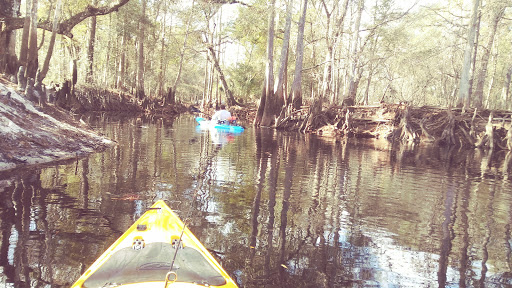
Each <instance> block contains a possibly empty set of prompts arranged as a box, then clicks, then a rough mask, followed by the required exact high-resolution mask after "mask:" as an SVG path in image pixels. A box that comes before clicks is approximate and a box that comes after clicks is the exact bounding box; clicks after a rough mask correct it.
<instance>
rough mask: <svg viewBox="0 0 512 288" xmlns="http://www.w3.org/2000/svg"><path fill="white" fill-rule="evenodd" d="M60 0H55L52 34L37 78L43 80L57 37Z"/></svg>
mask: <svg viewBox="0 0 512 288" xmlns="http://www.w3.org/2000/svg"><path fill="white" fill-rule="evenodd" d="M61 3H62V1H61V0H57V7H55V12H54V13H55V15H54V16H53V31H52V36H51V38H50V43H49V44H48V52H47V53H46V58H45V59H44V64H43V68H41V74H40V75H41V76H40V78H41V79H39V80H41V81H42V80H43V79H44V78H45V77H46V74H47V73H48V69H49V67H50V60H51V58H52V54H53V48H54V46H55V38H56V37H57V25H58V23H59V22H58V21H59V17H60V9H61Z"/></svg>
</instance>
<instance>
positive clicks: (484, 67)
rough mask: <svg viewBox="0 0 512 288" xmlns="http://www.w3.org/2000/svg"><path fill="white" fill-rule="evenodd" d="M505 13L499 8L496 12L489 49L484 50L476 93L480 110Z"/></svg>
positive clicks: (476, 102)
mask: <svg viewBox="0 0 512 288" xmlns="http://www.w3.org/2000/svg"><path fill="white" fill-rule="evenodd" d="M504 12H505V7H499V8H498V9H497V10H496V11H494V13H493V14H494V15H493V20H492V26H491V31H490V33H489V40H488V42H487V47H486V48H484V54H483V55H482V64H481V68H480V72H479V73H478V76H477V83H476V89H475V93H474V99H475V105H476V107H478V108H482V103H483V95H484V84H485V78H486V77H487V65H488V64H489V58H490V54H491V50H492V45H493V43H494V38H495V35H496V30H497V29H498V23H499V22H500V20H501V18H502V17H503V13H504Z"/></svg>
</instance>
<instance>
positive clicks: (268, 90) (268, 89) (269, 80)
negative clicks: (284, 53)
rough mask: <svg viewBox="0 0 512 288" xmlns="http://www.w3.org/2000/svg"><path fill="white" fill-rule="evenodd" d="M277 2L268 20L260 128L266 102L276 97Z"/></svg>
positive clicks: (257, 116) (259, 115) (257, 117)
mask: <svg viewBox="0 0 512 288" xmlns="http://www.w3.org/2000/svg"><path fill="white" fill-rule="evenodd" d="M275 4H276V1H275V0H271V2H270V7H269V8H270V13H269V18H268V37H267V38H268V39H267V63H266V66H265V82H264V84H263V91H262V93H261V99H260V103H259V105H258V111H257V113H256V117H255V118H254V125H255V126H260V125H262V122H263V114H264V112H265V107H266V105H267V104H266V102H267V101H270V100H271V99H272V98H273V97H274V18H275Z"/></svg>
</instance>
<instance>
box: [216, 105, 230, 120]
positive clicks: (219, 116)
mask: <svg viewBox="0 0 512 288" xmlns="http://www.w3.org/2000/svg"><path fill="white" fill-rule="evenodd" d="M229 118H231V113H229V111H228V110H226V105H224V104H222V105H220V110H217V112H215V114H213V116H212V121H217V123H227V122H228V120H229Z"/></svg>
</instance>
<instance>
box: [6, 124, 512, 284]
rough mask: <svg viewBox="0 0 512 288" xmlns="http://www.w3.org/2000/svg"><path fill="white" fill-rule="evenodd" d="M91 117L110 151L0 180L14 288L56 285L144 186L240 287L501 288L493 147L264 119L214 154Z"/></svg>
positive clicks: (505, 223) (507, 231) (504, 204)
mask: <svg viewBox="0 0 512 288" xmlns="http://www.w3.org/2000/svg"><path fill="white" fill-rule="evenodd" d="M105 121H106V122H108V123H109V124H108V125H106V124H105V125H104V126H102V129H103V131H104V134H107V136H109V137H111V138H113V139H114V140H116V141H118V143H119V146H117V147H115V148H113V149H110V150H108V151H106V152H104V153H101V154H97V155H94V156H92V157H90V158H87V159H80V160H78V161H73V162H72V163H68V164H62V165H55V166H54V167H52V166H50V167H46V168H44V169H41V170H37V171H35V172H34V171H31V172H30V173H28V172H27V173H20V174H19V175H17V176H16V177H14V176H13V177H7V178H6V179H5V180H1V181H0V197H1V199H6V201H0V229H1V234H0V235H1V238H0V243H1V244H0V245H1V246H0V266H1V267H2V268H3V274H4V275H7V277H8V279H9V281H10V282H13V283H16V286H15V287H28V286H27V285H28V284H27V283H28V280H27V279H31V280H33V279H35V280H33V281H35V282H33V286H34V285H35V286H34V287H37V286H38V285H39V286H43V285H45V284H51V285H53V287H61V286H62V287H64V286H67V285H69V283H70V282H72V281H73V280H74V279H76V278H77V277H78V274H80V272H81V271H80V269H83V268H85V267H84V266H86V265H88V264H90V263H92V261H93V260H94V259H95V258H96V257H97V256H98V255H99V254H100V253H101V252H102V251H103V250H104V249H105V248H106V246H108V243H111V242H112V241H113V240H114V239H115V238H116V237H117V236H118V235H119V234H120V233H121V232H122V230H123V229H122V227H128V225H129V224H130V223H131V221H132V220H133V218H134V217H135V215H136V214H137V212H136V211H137V209H144V207H145V206H147V205H149V204H150V203H151V202H152V201H153V199H154V197H155V194H158V195H159V197H161V198H164V199H166V200H168V201H169V202H170V203H171V204H172V205H173V208H174V209H177V210H178V212H179V213H181V215H182V216H183V215H185V214H186V213H188V211H192V219H191V220H192V221H190V224H191V229H192V230H193V232H194V233H195V234H196V235H197V236H198V237H199V238H200V239H201V241H203V242H204V243H205V244H206V246H207V247H208V248H209V249H212V251H213V252H214V253H215V255H217V256H218V257H219V259H220V260H221V262H222V265H223V266H224V267H225V268H226V269H227V270H228V271H230V272H233V275H234V276H235V278H236V279H238V281H240V283H242V285H241V286H244V287H345V286H372V285H374V286H378V285H380V286H386V285H388V284H389V285H397V286H403V287H411V286H423V287H425V286H448V285H451V286H459V287H475V286H486V287H493V285H494V286H499V284H497V283H501V284H503V285H509V284H511V280H510V273H509V272H508V271H510V270H511V265H512V260H511V255H512V251H511V246H510V242H511V233H512V232H511V228H510V223H511V219H512V209H511V208H510V207H511V203H512V198H511V197H510V194H509V191H510V188H511V184H510V182H509V180H508V173H509V168H508V165H509V164H508V161H510V160H506V159H505V160H503V157H498V156H496V155H499V154H498V153H501V152H495V153H490V152H488V151H478V150H475V151H463V150H457V149H453V148H447V149H432V150H431V149H429V148H426V147H418V146H414V145H409V146H401V145H392V144H390V143H387V142H384V143H385V144H378V143H376V142H372V141H351V142H344V141H339V142H336V141H324V140H321V138H317V137H314V136H312V135H301V134H295V133H278V132H275V131H273V130H271V129H262V130H259V129H254V138H241V139H243V141H246V142H245V143H243V142H242V143H240V142H235V143H230V145H226V146H224V147H222V148H221V149H218V147H216V146H214V145H211V143H210V142H209V139H208V137H209V136H208V134H205V135H191V134H190V132H189V131H187V130H183V129H182V130H180V129H175V127H174V125H176V126H179V125H190V123H184V124H182V123H180V121H185V120H182V119H177V120H175V122H171V123H169V122H166V121H164V120H162V119H144V118H141V119H138V120H137V119H131V120H125V119H120V120H119V121H112V120H105ZM97 123H99V124H97V125H103V124H101V123H103V122H102V120H100V121H98V122H97ZM244 133H253V131H252V129H248V131H246V132H244ZM247 139H248V140H247ZM253 143H255V144H253ZM365 146H367V147H365ZM366 148H368V149H366ZM247 155H249V156H247ZM502 156H503V155H502ZM505 158H506V157H505ZM499 159H502V160H499ZM197 191H199V193H198V194H195V193H196V192H197ZM195 196H197V197H195ZM131 197H133V199H131ZM137 201H138V202H137ZM141 201H142V204H141ZM146 202H147V203H146ZM143 204H144V205H143ZM145 204H147V205H145ZM137 207H138V208H137ZM1 279H2V272H0V281H1ZM0 283H1V282H0ZM0 286H1V284H0Z"/></svg>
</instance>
